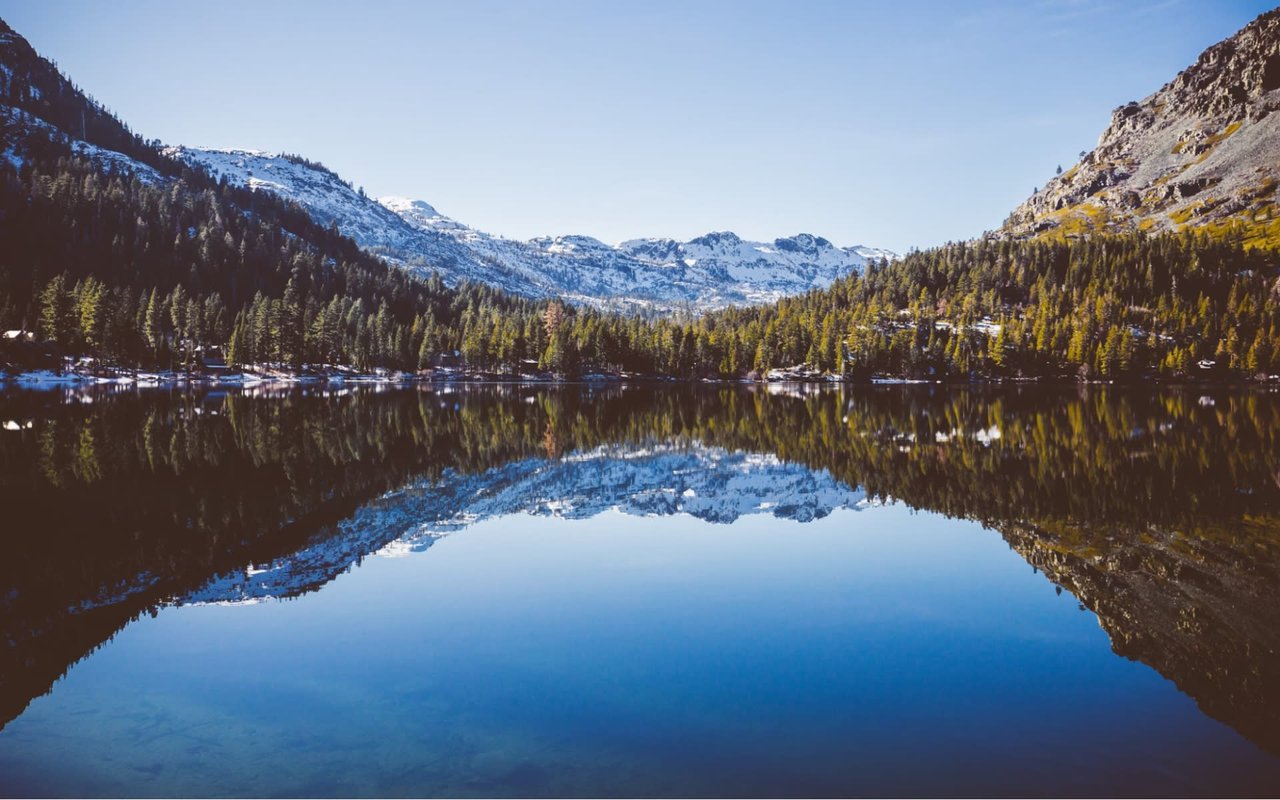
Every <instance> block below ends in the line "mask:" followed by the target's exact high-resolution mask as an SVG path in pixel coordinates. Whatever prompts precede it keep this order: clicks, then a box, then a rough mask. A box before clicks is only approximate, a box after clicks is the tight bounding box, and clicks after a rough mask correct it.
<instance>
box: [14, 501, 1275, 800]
mask: <svg viewBox="0 0 1280 800" xmlns="http://www.w3.org/2000/svg"><path fill="white" fill-rule="evenodd" d="M0 776H4V777H0V786H2V787H3V789H4V790H5V793H8V794H29V793H33V794H40V793H55V794H127V795H147V794H153V795H154V794H178V795H224V794H225V795H243V794H252V795H272V794H289V795H298V794H302V795H310V794H339V795H342V794H391V795H394V794H445V795H465V794H489V795H494V794H497V795H537V794H559V795H564V794H578V795H583V794H587V795H647V794H668V795H680V794H721V795H723V794H730V795H741V794H766V795H778V794H783V795H813V794H818V795H821V794H840V795H847V794H885V793H893V794H944V795H945V794H988V793H1005V794H1010V793H1011V794H1043V793H1048V794H1059V795H1072V794H1080V793H1086V794H1087V793H1094V794H1099V793H1103V794H1105V793H1111V792H1115V793H1154V794H1197V793H1213V792H1226V793H1232V792H1235V793H1240V792H1249V791H1255V792H1257V791H1262V790H1263V789H1260V788H1259V787H1266V786H1272V787H1274V786H1276V785H1280V763H1277V761H1276V760H1274V759H1272V758H1270V757H1268V756H1265V755H1264V754H1262V753H1261V752H1260V751H1258V750H1257V749H1256V748H1254V747H1253V746H1252V745H1250V744H1248V743H1247V742H1245V741H1244V740H1243V739H1241V738H1240V737H1239V736H1238V735H1237V734H1235V733H1233V732H1232V731H1231V730H1229V729H1228V728H1226V727H1225V726H1223V725H1221V724H1219V723H1217V722H1214V721H1213V720H1211V719H1209V718H1207V717H1205V716H1204V715H1202V714H1201V713H1200V712H1199V711H1198V710H1197V709H1196V707H1195V704H1194V702H1193V701H1192V700H1190V699H1188V698H1187V697H1185V696H1184V695H1182V694H1180V693H1179V692H1178V691H1177V690H1176V689H1175V688H1174V686H1173V685H1172V684H1171V683H1170V682H1168V681H1166V680H1164V679H1163V678H1161V677H1160V676H1159V675H1158V674H1157V673H1155V672H1154V671H1153V670H1151V669H1149V668H1148V667H1145V666H1142V665H1139V664H1135V663H1132V662H1129V661H1126V660H1124V659H1121V658H1117V657H1116V656H1115V655H1113V654H1112V653H1111V651H1110V647H1109V642H1108V639H1107V636H1106V634H1105V633H1104V632H1103V631H1102V630H1100V629H1099V627H1098V624H1097V620H1096V618H1095V617H1094V616H1093V614H1091V613H1088V612H1082V611H1080V610H1079V608H1078V607H1077V603H1076V601H1075V599H1074V598H1072V597H1071V596H1070V595H1069V594H1067V593H1063V594H1061V595H1058V594H1057V593H1055V591H1054V587H1053V586H1052V585H1051V584H1050V583H1049V582H1048V581H1047V580H1045V578H1044V577H1043V576H1040V575H1036V574H1034V573H1033V572H1032V570H1031V568H1030V567H1028V566H1027V564H1026V562H1025V561H1024V560H1023V559H1022V558H1021V557H1020V556H1018V555H1017V554H1016V553H1014V552H1011V551H1010V550H1009V548H1008V546H1007V545H1006V543H1005V542H1004V540H1003V539H1001V537H1000V536H999V535H998V534H996V533H995V532H992V531H985V530H983V529H982V528H981V527H979V526H978V525H976V524H974V523H969V522H960V521H954V520H947V519H945V518H942V517H940V516H937V515H933V514H929V513H915V512H910V511H908V510H907V509H905V508H903V507H901V506H889V507H872V508H868V509H864V510H861V511H857V512H854V511H836V512H835V513H833V514H831V515H830V516H828V517H825V518H822V519H818V520H816V521H813V522H810V523H808V524H800V523H797V522H794V521H791V520H787V519H778V518H776V517H773V516H771V515H767V514H764V515H754V516H744V517H741V518H740V519H738V520H737V521H736V522H734V523H733V524H732V525H731V526H726V525H710V524H707V523H705V522H703V521H701V520H697V519H694V518H691V517H688V516H682V515H681V516H668V517H658V518H654V517H647V518H646V517H635V516H627V515H623V514H619V513H616V512H606V513H604V514H601V515H599V516H596V517H593V518H590V519H585V520H565V519H558V518H554V517H552V518H548V517H535V516H527V515H519V516H513V517H498V518H494V519H489V520H485V521H482V522H479V523H477V524H475V525H473V526H471V527H469V528H467V529H466V530H464V531H461V532H459V533H457V534H456V535H452V536H449V537H447V538H445V539H443V540H440V541H439V542H437V543H436V544H435V545H434V546H433V547H431V549H430V550H429V551H426V552H423V553H416V554H413V555H412V556H411V557H407V558H367V559H365V560H364V562H363V563H362V564H361V565H360V566H359V567H357V568H355V569H353V570H352V571H351V572H349V573H347V574H345V575H341V576H340V577H338V578H337V579H336V580H335V581H333V582H332V583H330V584H328V585H327V586H325V588H324V589H323V590H322V591H320V592H316V593H312V594H307V595H305V596H303V597H301V598H299V599H295V600H290V601H284V602H276V601H272V602H266V603H260V604H257V605H252V606H239V607H227V606H199V607H183V608H169V609H165V610H162V611H161V612H160V613H159V615H158V616H157V617H156V618H155V619H150V618H146V617H144V618H143V619H141V620H140V621H138V622H136V623H134V624H133V625H131V626H129V627H128V628H126V629H125V630H124V631H123V632H122V633H121V634H120V635H119V636H118V637H117V638H116V639H115V640H114V641H113V642H112V643H110V644H109V645H107V646H106V647H105V648H103V649H102V650H101V651H99V652H98V653H96V654H95V655H93V656H91V657H90V658H88V659H87V660H86V661H84V662H83V663H81V664H80V665H78V666H76V667H74V668H73V669H72V671H71V672H70V674H69V675H68V677H67V678H66V680H64V681H63V682H62V683H61V684H59V686H58V687H57V689H56V690H55V691H54V692H53V693H52V694H50V695H47V696H44V697H42V698H39V699H37V700H36V701H35V702H33V703H32V705H31V706H30V708H29V709H28V710H27V712H26V713H25V714H24V715H23V716H22V717H20V718H19V719H17V720H15V721H14V722H12V723H11V724H10V725H9V726H8V727H7V728H6V729H5V730H4V731H2V732H0ZM1268 781H1270V783H1268Z"/></svg>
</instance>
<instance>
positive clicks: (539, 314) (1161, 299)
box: [0, 23, 1280, 380]
mask: <svg viewBox="0 0 1280 800" xmlns="http://www.w3.org/2000/svg"><path fill="white" fill-rule="evenodd" d="M0 33H9V34H12V31H10V30H9V29H8V28H7V27H4V26H3V23H0ZM3 44H4V51H3V55H4V59H5V62H6V64H8V65H9V67H10V68H11V69H12V70H13V72H12V75H10V76H8V78H7V79H6V80H4V81H0V111H3V113H2V114H0V147H2V148H3V149H4V152H5V154H6V157H5V158H3V159H0V329H4V330H14V331H29V332H32V333H34V334H35V337H36V341H35V342H28V341H24V340H23V337H18V338H15V339H9V340H6V341H5V342H4V343H3V344H0V348H3V349H0V366H5V367H7V368H9V369H21V368H30V367H32V366H48V365H55V366H57V365H60V364H61V363H62V362H61V357H62V356H86V357H91V358H93V359H94V360H95V363H97V364H99V365H111V366H117V367H123V368H187V369H195V370H199V369H200V368H201V367H202V364H203V362H204V358H203V356H206V355H208V354H210V353H215V352H216V353H220V354H225V356H226V358H227V360H228V361H229V362H230V363H231V364H233V365H239V366H248V365H258V364H266V365H272V366H275V367H278V368H281V369H291V370H295V371H296V370H301V369H304V368H307V367H315V366H321V365H349V366H352V367H355V368H357V369H360V370H369V369H374V368H384V369H390V370H402V371H417V370H421V369H425V368H428V367H431V366H432V365H433V364H435V363H437V362H438V361H439V357H440V355H441V354H451V355H452V354H453V353H455V352H456V353H458V356H457V357H456V358H457V359H458V360H460V361H461V362H462V363H464V364H465V365H466V366H468V367H471V368H473V369H476V370H484V371H489V372H492V373H497V374H515V373H523V374H527V373H529V372H530V371H532V370H534V369H537V370H541V371H544V372H549V373H554V374H558V375H561V376H565V377H575V376H579V375H582V374H584V373H588V372H627V373H639V374H651V375H664V376H672V377H679V378H741V377H749V376H759V375H762V374H765V373H766V372H767V371H768V370H769V369H771V368H788V367H793V366H797V365H801V364H807V365H809V367H810V368H811V372H810V374H812V375H819V374H824V373H825V374H829V375H838V376H842V377H846V378H866V377H871V376H873V375H887V376H901V377H921V378H925V377H927V378H936V379H948V380H969V379H975V378H1012V377H1053V378H1068V379H1079V378H1106V379H1126V378H1129V379H1140V378H1149V377H1153V376H1159V377H1164V378H1171V379H1177V378H1188V377H1195V378H1219V379H1251V378H1256V377H1258V376H1265V375H1270V374H1273V373H1275V372H1278V371H1280V254H1278V253H1277V251H1274V250H1266V249H1256V248H1255V249H1246V248H1245V247H1244V245H1243V244H1242V242H1243V237H1237V236H1233V234H1231V233H1230V232H1228V233H1226V234H1223V233H1221V232H1219V233H1218V234H1217V235H1216V236H1215V237H1210V236H1208V235H1203V234H1195V233H1184V234H1178V235H1164V236H1160V237H1154V238H1148V237H1145V236H1142V235H1139V234H1134V235H1131V236H1094V237H1088V238H1080V239H1075V240H1068V241H1057V242H1036V241H1018V240H1011V239H982V240H978V241H974V242H970V243H961V244H950V245H946V246H943V247H939V248H934V249H930V250H925V251H919V252H913V253H910V254H908V255H907V256H905V257H904V258H902V259H900V260H898V261H895V262H893V263H887V262H881V263H879V264H873V265H871V267H870V268H869V269H868V270H867V273H866V274H865V275H850V276H848V277H847V278H845V279H843V280H841V281H839V282H838V283H837V284H836V285H834V286H832V287H830V288H827V289H824V290H819V291H814V292H811V293H809V294H806V295H803V296H799V297H794V298H789V299H785V300H782V301H780V302H778V303H776V304H774V305H770V306H763V307H756V308H744V309H729V310H726V311H722V312H717V313H712V314H707V315H704V316H701V317H697V318H692V317H689V318H683V319H681V318H667V319H656V320H644V319H639V318H634V317H626V316H621V315H618V314H613V313H605V312H600V311H595V310H591V309H587V308H582V307H574V306H571V305H569V304H567V303H563V302H560V301H546V300H542V301H533V300H528V299H522V298H517V297H513V296H510V295H506V294H503V293H501V292H499V291H496V290H493V289H490V288H487V287H484V286H479V285H466V284H463V285H459V286H454V287H448V286H446V285H445V284H444V282H443V281H442V280H441V279H440V278H439V277H438V276H430V277H427V278H425V279H420V278H419V277H416V276H414V275H411V274H410V273H408V272H405V271H402V270H399V269H396V268H394V267H391V266H388V265H387V264H386V263H385V262H384V261H382V260H380V259H379V258H377V257H376V256H373V255H371V254H369V253H366V252H364V251H362V250H360V249H359V248H358V247H357V246H356V245H355V243H354V242H353V241H351V240H350V239H349V238H347V237H345V236H343V235H342V234H341V233H340V232H339V231H338V230H336V229H335V228H333V227H332V226H328V227H326V226H324V225H320V224H318V223H317V222H316V221H315V220H313V219H312V218H311V217H310V216H309V215H308V214H307V212H306V211H305V210H304V209H303V208H301V207H300V206H298V205H296V204H293V203H289V202H286V201H284V200H281V199H279V198H276V197H274V196H272V195H270V194H266V193H262V192H252V191H249V190H246V189H242V188H237V187H233V186H230V185H228V184H227V183H225V182H219V181H217V180H215V179H214V178H212V177H211V176H210V175H209V174H208V173H206V172H204V171H202V170H200V169H196V168H192V167H191V166H189V165H186V164H183V163H181V162H178V161H176V160H174V159H172V158H169V157H168V156H167V155H165V153H164V152H163V150H162V149H161V148H160V147H159V143H158V142H151V141H146V140H143V139H142V138H140V137H138V136H137V135H135V134H133V133H132V132H130V131H129V130H128V129H127V128H126V127H125V126H124V125H123V124H122V123H121V122H120V121H119V120H117V119H116V118H115V117H114V116H112V115H111V114H110V113H109V112H107V111H105V110H103V109H102V108H101V107H100V106H99V105H97V104H96V103H94V102H93V101H92V100H90V99H89V98H87V97H86V96H85V95H84V94H82V93H81V92H80V91H79V90H78V89H76V88H75V86H74V85H72V84H71V83H70V82H69V81H68V80H67V79H66V78H65V77H63V76H62V75H60V74H59V73H58V72H57V70H56V68H55V67H53V65H51V64H49V62H47V61H45V60H44V59H41V58H40V57H39V56H38V55H36V54H35V52H34V51H33V50H31V48H30V46H29V45H27V43H26V42H25V41H24V40H21V39H20V38H16V37H13V36H10V37H8V38H7V39H6V40H5V41H4V43H3ZM3 107H7V108H3ZM68 132H71V134H72V135H73V136H74V137H75V138H76V139H78V140H80V141H82V142H87V143H88V145H89V146H88V147H86V146H84V145H76V144H73V141H72V138H71V136H69V135H68ZM94 147H98V148H103V149H109V150H111V151H113V152H115V153H121V154H124V155H125V156H127V159H121V158H118V157H104V156H102V155H101V154H95V153H94V152H92V148H94ZM451 361H452V359H451ZM535 363H536V367H535Z"/></svg>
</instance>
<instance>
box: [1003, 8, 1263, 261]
mask: <svg viewBox="0 0 1280 800" xmlns="http://www.w3.org/2000/svg"><path fill="white" fill-rule="evenodd" d="M1278 110H1280V9H1277V10H1275V11H1270V12H1268V13H1266V14H1263V15H1262V16H1260V17H1258V18H1257V19H1256V20H1254V21H1253V22H1251V23H1249V25H1247V26H1246V27H1245V28H1243V29H1242V30H1241V31H1240V32H1238V33H1237V34H1236V35H1234V36H1232V37H1231V38H1229V39H1226V40H1225V41H1222V42H1219V43H1218V44H1215V45H1214V46H1212V47H1210V48H1209V49H1208V50H1206V51H1204V53H1202V54H1201V56H1200V58H1199V59H1198V60H1197V61H1196V63H1195V64H1192V65H1191V66H1190V67H1188V68H1187V69H1185V70H1183V71H1182V72H1181V73H1179V74H1178V76H1177V77H1176V78H1174V79H1173V80H1172V81H1170V82H1169V83H1168V84H1166V85H1165V86H1164V87H1162V88H1161V89H1160V90H1159V91H1157V92H1155V93H1154V94H1152V95H1150V96H1149V97H1147V98H1145V99H1143V100H1141V101H1138V102H1131V103H1128V104H1127V105H1124V106H1121V107H1120V108H1117V109H1116V110H1115V111H1114V112H1113V113H1112V117H1111V124H1110V126H1108V128H1107V129H1106V131H1104V132H1103V134H1102V137H1101V138H1100V139H1099V140H1098V146H1097V147H1095V148H1094V149H1093V151H1092V152H1090V153H1087V154H1086V155H1085V156H1084V157H1083V158H1082V159H1081V160H1080V163H1078V164H1076V165H1075V166H1073V167H1071V168H1070V169H1068V170H1066V171H1065V172H1063V173H1062V174H1060V175H1057V176H1056V177H1054V178H1052V179H1051V180H1050V181H1049V182H1048V183H1047V184H1046V185H1045V186H1044V188H1043V189H1041V190H1039V191H1037V192H1036V193H1035V194H1034V195H1032V196H1031V198H1030V199H1028V200H1027V201H1026V202H1024V203H1023V204H1022V205H1020V206H1019V207H1018V208H1017V209H1016V210H1014V212H1013V213H1012V214H1011V215H1010V216H1009V218H1008V220H1006V222H1005V225H1004V228H1003V230H1002V231H1000V234H1002V235H1013V236H1019V237H1027V236H1046V235H1048V236H1063V235H1066V236H1070V235H1077V234H1084V233H1094V232H1107V231H1111V232H1121V231H1132V230H1143V231H1151V232H1159V231H1178V230H1183V229H1185V228H1206V229H1209V230H1210V231H1213V232H1215V233H1222V234H1225V233H1227V232H1229V231H1231V230H1232V229H1238V230H1239V231H1240V232H1241V233H1242V235H1244V236H1245V237H1246V241H1247V242H1252V243H1255V244H1265V245H1280V202H1278V198H1277V188H1278V187H1280V114H1277V113H1275V112H1276V111H1278Z"/></svg>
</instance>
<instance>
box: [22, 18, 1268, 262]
mask: <svg viewBox="0 0 1280 800" xmlns="http://www.w3.org/2000/svg"><path fill="white" fill-rule="evenodd" d="M1270 7H1271V5H1270V4H1269V3H1259V2H1247V1H1246V0H1215V1H1213V2H1210V1H1208V0H1206V1H1204V2H1195V1H1194V0H1130V1H1129V2H1101V0H1062V1H1061V2H1049V1H1048V0H1043V1H1040V2H1036V1H1035V0H1032V1H1031V2H974V3H967V2H923V1H922V0H895V1H893V2H884V3H874V4H873V3H856V2H831V3H826V2H808V3H804V2H773V3H760V2H746V1H742V2H702V1H701V0H678V2H660V1H659V0H644V1H643V2H622V0H619V1H618V2H603V0H602V1H601V2H594V3H586V2H471V1H470V0H468V1H467V2H448V3H428V2H408V1H406V2H370V1H366V2H360V3H332V2H277V1H276V0H255V1H254V2H243V1H242V0H219V1H218V2H204V3H185V2H167V1H166V2H131V1H130V0H121V2H112V3H104V2H63V1H62V0H37V1H36V2H32V1H31V0H0V16H2V17H3V18H4V19H6V20H7V21H8V22H9V23H10V24H11V25H13V26H14V27H15V28H16V29H17V30H18V31H19V32H20V33H22V34H23V35H25V36H26V37H27V38H28V39H29V40H30V41H31V43H32V44H33V45H34V46H35V47H36V49H37V50H39V51H40V52H41V53H43V54H44V55H46V56H48V57H50V58H52V59H54V60H55V61H57V62H58V64H59V65H60V66H61V67H62V68H63V69H64V70H65V71H66V72H68V73H69V74H70V75H71V77H72V78H73V79H74V80H75V81H77V82H78V83H79V84H80V85H81V86H82V87H83V88H84V89H86V90H87V91H89V92H90V93H91V94H93V95H94V96H95V97H97V98H98V99H99V100H101V101H102V102H104V103H105V104H106V105H107V106H108V107H110V108H112V109H113V110H115V111H116V112H117V113H119V114H120V115H121V116H122V117H123V118H124V120H125V121H126V122H127V123H128V124H129V125H130V126H131V127H133V129H134V130H136V131H138V132H139V133H141V134H142V135H144V136H146V137H149V138H152V137H154V138H159V139H162V140H164V141H166V142H169V143H182V144H192V145H208V146H216V147H248V148H256V149H262V150H278V151H287V152H295V153H300V154H303V155H305V156H307V157H309V158H313V159H318V160H320V161H323V162H324V163H325V164H327V165H328V166H330V167H332V168H334V169H336V170H337V171H338V172H339V173H340V174H341V175H342V176H343V177H345V178H347V179H349V180H351V181H353V182H354V183H355V184H356V185H363V186H364V187H365V188H366V190H367V191H368V192H370V193H371V194H374V195H385V194H400V195H408V196H412V197H417V198H421V199H424V200H427V201H428V202H430V203H432V204H433V205H435V206H436V207H437V208H439V209H440V210H441V211H442V212H443V213H445V214H448V215H450V216H452V217H455V218H456V219H459V220H461V221H463V222H466V223H468V224H470V225H473V226H476V227H479V228H481V229H483V230H487V231H490V232H493V233H499V234H503V235H506V236H512V237H518V238H526V237H530V236H535V235H543V234H556V233H584V234H590V235H593V236H597V237H599V238H601V239H604V240H606V241H617V240H620V239H627V238H634V237H639V236H674V237H679V238H685V237H690V236H695V235H698V234H701V233H704V232H706V231H709V230H734V231H736V232H738V233H739V234H741V235H743V236H745V237H748V238H759V239H768V238H773V237H776V236H782V235H789V234H792V233H797V232H801V231H805V232H810V233H815V234H820V235H825V236H827V237H828V238H830V239H832V240H833V241H835V242H837V243H838V244H846V245H847V244H871V245H878V246H884V247H889V248H892V249H895V250H899V251H901V250H905V249H907V248H909V247H912V246H921V247H923V246H928V245H932V244H937V243H940V242H943V241H946V240H953V239H964V238H969V237H972V236H975V235H977V234H979V233H981V232H982V231H983V230H985V229H989V228H993V227H995V226H998V225H999V224H1000V222H1001V221H1002V220H1003V219H1004V217H1005V215H1006V214H1007V213H1008V212H1009V210H1010V209H1012V208H1013V206H1014V205H1016V204H1017V203H1018V202H1020V201H1021V200H1022V199H1024V198H1025V197H1026V196H1027V195H1028V194H1029V193H1030V191H1031V190H1032V188H1033V187H1034V186H1037V185H1039V184H1042V183H1043V182H1044V181H1045V180H1046V179H1047V178H1048V177H1049V176H1050V175H1051V174H1052V173H1053V170H1054V167H1055V166H1057V165H1058V164H1062V165H1063V166H1064V167H1066V166H1068V165H1069V164H1071V163H1072V162H1074V160H1075V158H1076V155H1077V153H1079V151H1081V150H1086V149H1090V148H1092V147H1093V145H1094V143H1095V142H1096V141H1097V137H1098V135H1099V134H1100V133H1101V132H1102V129H1103V128H1104V127H1105V125H1106V123H1107V121H1108V119H1109V118H1110V112H1111V110H1112V109H1113V108H1115V107H1116V106H1118V105H1120V104H1122V103H1125V102H1127V101H1129V100H1134V99H1139V98H1141V97H1143V96H1145V95H1147V94H1149V93H1151V92H1152V91H1154V90H1155V89H1157V88H1159V87H1160V86H1161V85H1162V84H1163V83H1165V82H1166V81H1167V80H1169V79H1170V78H1172V77H1173V76H1174V75H1175V74H1176V73H1177V72H1178V71H1179V70H1180V69H1182V68H1184V67H1186V66H1187V65H1189V64H1190V63H1191V62H1192V61H1194V59H1195V58H1196V56H1197V55H1199V53H1200V51H1201V50H1203V49H1204V48H1205V47H1207V46H1209V45H1211V44H1213V43H1214V42H1216V41H1218V40H1220V39H1222V38H1225V37H1226V36H1229V35H1231V34H1232V33H1234V32H1235V31H1236V30H1237V29H1239V28H1240V27H1242V26H1243V25H1244V24H1246V23H1247V22H1248V21H1249V20H1251V19H1252V18H1253V17H1255V16H1256V15H1257V14H1259V13H1261V12H1263V11H1265V10H1267V9H1268V8H1270Z"/></svg>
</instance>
